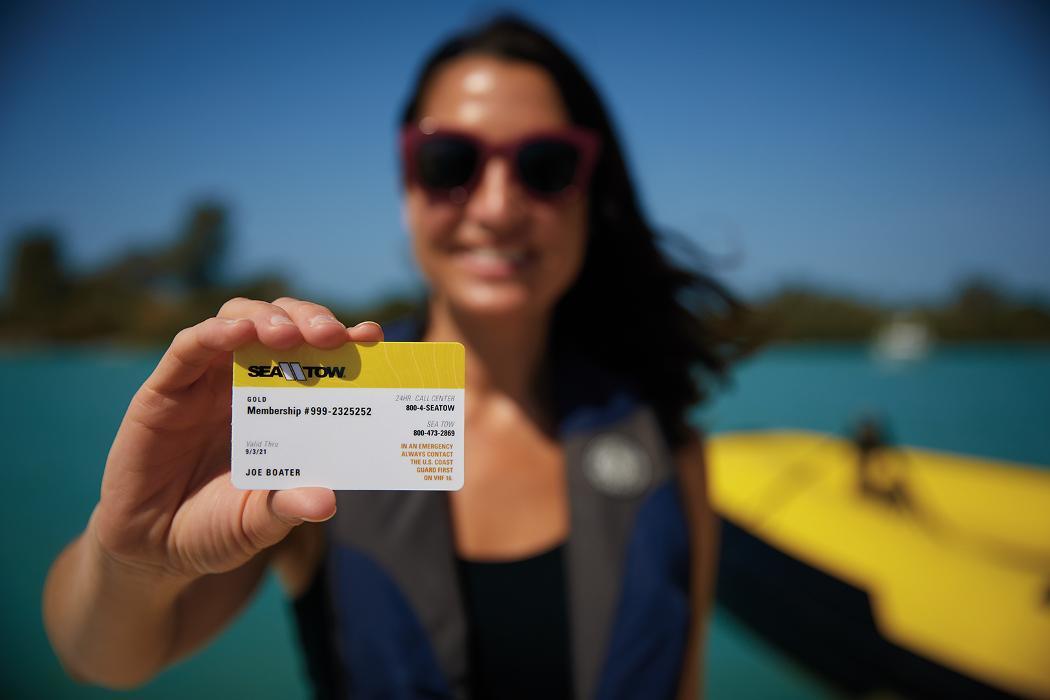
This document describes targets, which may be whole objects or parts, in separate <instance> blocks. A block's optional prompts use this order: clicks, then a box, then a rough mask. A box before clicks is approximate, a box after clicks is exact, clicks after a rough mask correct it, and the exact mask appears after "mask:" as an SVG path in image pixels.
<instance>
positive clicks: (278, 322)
mask: <svg viewBox="0 0 1050 700" xmlns="http://www.w3.org/2000/svg"><path fill="white" fill-rule="evenodd" d="M270 325H271V326H292V325H295V324H294V322H293V321H292V319H290V318H288V317H287V316H282V315H281V314H274V315H273V316H271V317H270Z"/></svg>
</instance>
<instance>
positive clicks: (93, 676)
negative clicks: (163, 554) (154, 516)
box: [43, 523, 186, 688]
mask: <svg viewBox="0 0 1050 700" xmlns="http://www.w3.org/2000/svg"><path fill="white" fill-rule="evenodd" d="M185 587H186V582H183V581H179V580H177V579H175V578H173V577H171V576H167V575H164V574H161V573H158V572H152V571H148V570H146V569H136V568H134V567H132V566H129V565H126V564H123V563H121V562H118V561H116V560H115V559H113V558H112V557H109V556H107V555H106V554H105V553H104V552H103V551H102V549H101V548H100V547H99V546H98V544H97V541H96V540H95V538H94V535H93V530H92V525H91V523H89V524H88V528H87V529H86V530H85V532H84V533H83V534H82V535H81V536H80V537H78V538H77V539H76V540H75V541H74V542H73V543H72V544H70V545H69V546H68V547H67V548H66V549H65V551H64V552H62V554H61V555H59V557H58V559H56V560H55V563H54V564H53V565H52V567H51V571H50V572H49V574H48V577H47V582H46V583H45V585H44V601H43V602H44V626H45V628H46V630H47V634H48V637H49V638H50V640H51V644H52V646H53V647H54V649H55V653H56V654H57V655H58V657H59V659H60V660H61V662H62V664H63V666H64V667H65V668H66V670H67V671H68V672H69V674H70V675H71V676H73V677H75V678H77V679H78V680H82V681H86V682H89V683H94V684H99V685H105V686H109V687H113V688H128V687H133V686H137V685H141V684H142V683H144V682H146V681H147V680H149V679H150V678H152V677H153V676H154V675H156V674H157V673H158V672H159V671H160V670H161V669H162V668H163V667H164V665H165V663H166V662H167V660H168V658H169V656H170V654H171V650H172V647H173V645H174V641H175V639H176V634H177V617H176V614H175V607H176V600H177V599H178V597H179V595H180V593H181V592H182V591H183V590H184V589H185Z"/></svg>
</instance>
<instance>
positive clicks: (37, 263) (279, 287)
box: [0, 204, 1050, 345]
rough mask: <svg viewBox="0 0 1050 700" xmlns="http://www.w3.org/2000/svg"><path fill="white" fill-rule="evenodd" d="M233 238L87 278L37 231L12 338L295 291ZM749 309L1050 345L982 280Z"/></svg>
mask: <svg viewBox="0 0 1050 700" xmlns="http://www.w3.org/2000/svg"><path fill="white" fill-rule="evenodd" d="M229 235H230V234H229V230H228V225H227V217H226V214H225V210H224V209H223V208H222V207H221V206H219V205H216V204H202V205H200V206H198V207H196V208H195V209H194V210H193V211H192V213H191V214H190V216H189V218H188V219H187V221H186V223H185V225H184V227H183V228H182V230H181V231H180V232H179V234H178V235H177V236H176V237H175V238H174V240H173V242H172V243H170V244H168V245H161V246H158V247H155V248H152V249H149V250H133V251H130V252H127V253H125V254H123V255H121V256H120V257H118V258H117V259H115V260H112V261H110V262H109V263H107V264H105V265H103V266H102V267H100V268H99V269H97V270H94V271H91V272H87V273H83V274H76V273H74V272H72V271H71V270H70V269H69V268H68V267H67V265H66V264H65V262H64V261H63V256H62V240H61V237H60V236H59V234H58V233H57V232H56V231H54V230H50V229H30V230H27V231H25V232H23V234H22V235H21V236H20V237H19V238H18V239H17V240H16V241H15V242H14V245H13V247H12V249H11V250H10V251H8V258H7V259H8V264H9V266H10V267H9V270H8V275H7V281H8V289H7V293H6V295H5V296H4V298H3V300H2V303H0V342H6V343H12V342H13V343H19V342H87V341H109V342H119V343H128V344H143V345H145V344H166V343H167V342H168V341H170V339H171V338H172V336H174V334H175V333H177V332H178V331H179V330H180V329H181V328H185V327H186V326H190V325H193V324H194V323H197V322H198V321H200V320H201V319H203V318H207V317H208V316H211V315H213V314H214V313H215V312H216V310H217V309H218V308H219V306H220V305H221V304H222V302H224V301H225V300H226V299H229V298H231V297H235V296H244V297H250V298H257V299H274V298H276V297H279V296H283V295H286V294H293V291H294V290H293V289H292V287H291V285H290V284H289V283H288V282H287V281H286V280H285V279H284V278H283V277H281V276H280V275H277V274H268V275H258V276H255V277H252V278H250V279H245V280H240V281H229V280H228V279H227V277H226V275H225V271H224V269H223V265H224V259H225V257H224V254H225V252H226V249H227V244H228V242H229ZM418 302H419V298H418V297H412V296H411V295H407V294H406V295H403V296H393V297H389V298H387V299H385V300H383V301H380V302H378V303H372V304H369V305H367V306H360V307H350V306H342V307H337V308H333V311H335V312H336V313H337V315H338V316H339V317H340V318H341V319H343V320H347V321H349V320H362V319H369V320H374V321H378V322H380V323H384V322H387V321H390V320H393V319H395V318H398V317H401V316H404V315H405V314H407V313H409V312H411V311H412V310H413V309H414V308H415V307H416V306H417V304H418ZM749 306H750V314H749V316H748V321H747V323H748V325H749V328H748V329H747V332H748V333H749V334H750V335H751V336H753V337H755V338H756V339H758V340H760V341H763V342H778V341H866V340H870V339H871V338H872V337H873V336H874V335H875V334H876V333H877V332H878V331H879V330H880V329H881V328H883V327H884V326H885V325H886V324H887V323H888V322H890V320H891V319H892V318H899V317H900V315H901V314H902V312H903V313H906V314H907V317H908V319H909V320H910V321H913V322H917V323H920V324H923V325H924V326H925V327H926V328H927V329H928V330H929V332H930V333H931V334H932V336H933V337H934V338H935V339H936V340H937V341H938V342H960V341H1026V342H1050V303H1048V302H1047V301H1046V300H1045V299H1023V298H1018V297H1016V296H1013V295H1010V294H1007V293H1005V292H1003V291H1002V290H1001V289H1000V288H998V287H997V286H996V285H995V284H994V283H992V282H991V281H988V280H981V279H974V280H971V281H969V282H967V283H965V284H963V285H961V286H960V288H959V289H958V290H957V291H956V293H955V294H954V295H952V297H951V298H950V299H949V300H948V301H947V302H943V303H937V304H933V303H929V304H923V303H919V304H912V305H909V306H908V307H907V308H902V307H900V306H891V305H888V304H880V303H877V302H871V301H865V300H861V299H857V298H854V297H851V296H848V295H842V294H838V293H835V292H828V291H823V290H819V289H816V288H812V287H806V286H799V285H793V286H787V287H783V288H781V289H780V290H778V291H776V292H774V293H772V294H769V295H766V296H764V297H762V298H758V299H752V300H750V303H749Z"/></svg>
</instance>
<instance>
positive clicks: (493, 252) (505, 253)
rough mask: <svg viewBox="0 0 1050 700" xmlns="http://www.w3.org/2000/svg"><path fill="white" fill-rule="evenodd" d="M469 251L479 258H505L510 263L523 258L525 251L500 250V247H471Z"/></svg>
mask: <svg viewBox="0 0 1050 700" xmlns="http://www.w3.org/2000/svg"><path fill="white" fill-rule="evenodd" d="M470 253H471V254H472V255H477V256H478V257H481V258H489V259H495V260H505V261H507V262H512V263H518V262H521V261H523V260H524V259H525V251H523V250H502V249H500V248H472V249H471V251H470Z"/></svg>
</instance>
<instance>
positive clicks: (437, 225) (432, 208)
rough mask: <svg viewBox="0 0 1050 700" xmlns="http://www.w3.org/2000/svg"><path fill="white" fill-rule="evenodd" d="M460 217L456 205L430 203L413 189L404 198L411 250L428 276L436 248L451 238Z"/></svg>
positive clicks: (423, 195) (424, 196)
mask: <svg viewBox="0 0 1050 700" xmlns="http://www.w3.org/2000/svg"><path fill="white" fill-rule="evenodd" d="M459 219H460V214H459V210H458V208H457V207H455V206H451V205H443V204H441V203H432V202H430V201H429V200H428V199H427V197H426V195H425V194H423V193H422V192H420V191H418V190H415V189H412V190H409V191H408V192H407V193H406V195H405V223H406V224H407V226H408V231H409V237H410V238H411V242H412V251H413V252H414V253H415V256H416V260H417V261H418V262H419V265H420V267H421V268H422V269H423V271H424V272H425V273H426V272H428V271H429V270H430V268H431V266H432V263H433V261H434V256H435V254H436V253H437V248H438V247H439V246H441V245H443V244H445V243H447V242H448V241H450V240H451V239H452V237H453V236H454V235H455V231H456V226H457V225H458V224H459Z"/></svg>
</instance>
